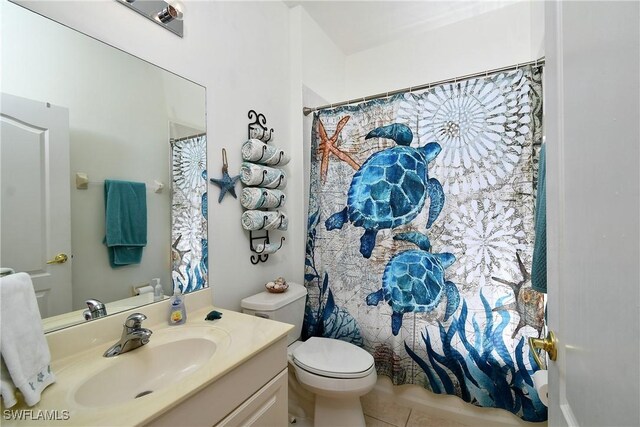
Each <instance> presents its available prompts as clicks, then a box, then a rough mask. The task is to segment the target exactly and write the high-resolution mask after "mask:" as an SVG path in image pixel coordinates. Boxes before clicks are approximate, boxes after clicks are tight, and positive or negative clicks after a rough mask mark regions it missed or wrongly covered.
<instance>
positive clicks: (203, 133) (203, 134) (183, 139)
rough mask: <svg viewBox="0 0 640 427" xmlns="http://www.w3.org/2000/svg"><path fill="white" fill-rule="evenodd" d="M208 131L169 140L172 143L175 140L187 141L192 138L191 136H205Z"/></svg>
mask: <svg viewBox="0 0 640 427" xmlns="http://www.w3.org/2000/svg"><path fill="white" fill-rule="evenodd" d="M206 134H207V133H206V132H202V133H199V134H196V135H190V136H185V137H184V138H178V139H176V138H169V141H171V143H172V144H173V143H174V142H180V141H186V140H187V139H191V138H198V137H201V136H205V135H206Z"/></svg>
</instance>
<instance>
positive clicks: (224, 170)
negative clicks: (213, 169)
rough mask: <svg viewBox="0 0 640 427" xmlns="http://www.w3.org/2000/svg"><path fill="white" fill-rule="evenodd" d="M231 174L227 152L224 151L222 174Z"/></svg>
mask: <svg viewBox="0 0 640 427" xmlns="http://www.w3.org/2000/svg"><path fill="white" fill-rule="evenodd" d="M228 172H229V162H228V161H227V150H225V149H224V148H223V149H222V173H223V174H224V173H228Z"/></svg>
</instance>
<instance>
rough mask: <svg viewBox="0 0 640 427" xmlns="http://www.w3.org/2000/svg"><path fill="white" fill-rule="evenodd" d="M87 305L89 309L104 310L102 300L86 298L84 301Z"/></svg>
mask: <svg viewBox="0 0 640 427" xmlns="http://www.w3.org/2000/svg"><path fill="white" fill-rule="evenodd" d="M84 303H85V304H87V307H89V311H96V310H104V309H105V306H104V304H103V303H102V301H100V300H97V299H88V300H86V301H85V302H84Z"/></svg>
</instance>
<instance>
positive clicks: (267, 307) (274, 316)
mask: <svg viewBox="0 0 640 427" xmlns="http://www.w3.org/2000/svg"><path fill="white" fill-rule="evenodd" d="M288 284H289V288H288V289H287V290H286V291H285V292H283V293H280V294H275V293H271V292H268V291H264V292H260V293H259V294H255V295H252V296H250V297H247V298H245V299H243V300H242V301H241V302H240V307H242V312H243V313H246V314H251V315H253V316H258V317H263V318H265V319H271V320H277V321H278V322H284V323H290V324H292V325H293V326H294V328H293V330H292V331H291V332H289V336H288V337H287V345H289V344H291V343H293V342H294V341H296V340H297V339H298V338H300V334H301V333H302V321H303V319H304V305H305V302H306V296H307V289H306V288H305V287H304V286H302V285H299V284H297V283H291V282H288Z"/></svg>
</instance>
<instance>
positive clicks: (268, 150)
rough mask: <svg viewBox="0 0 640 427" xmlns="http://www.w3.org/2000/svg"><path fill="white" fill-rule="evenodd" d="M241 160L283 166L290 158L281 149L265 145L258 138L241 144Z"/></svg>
mask: <svg viewBox="0 0 640 427" xmlns="http://www.w3.org/2000/svg"><path fill="white" fill-rule="evenodd" d="M242 160H245V161H248V162H253V163H260V164H262V165H269V166H284V165H286V164H287V163H289V160H291V158H290V157H289V155H288V154H287V153H285V152H284V151H283V150H279V149H278V148H276V147H274V146H273V145H267V144H265V143H264V142H262V141H260V140H258V139H249V140H248V141H246V142H245V143H244V144H242Z"/></svg>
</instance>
